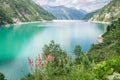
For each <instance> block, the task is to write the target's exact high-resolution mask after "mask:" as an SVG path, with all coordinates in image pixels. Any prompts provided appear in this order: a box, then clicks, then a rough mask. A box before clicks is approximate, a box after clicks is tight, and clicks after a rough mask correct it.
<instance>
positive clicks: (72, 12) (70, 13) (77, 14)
mask: <svg viewBox="0 0 120 80" xmlns="http://www.w3.org/2000/svg"><path fill="white" fill-rule="evenodd" d="M43 8H44V9H45V10H47V11H48V12H50V13H51V14H53V15H54V16H55V17H56V18H57V19H58V20H80V19H82V18H84V16H85V14H86V12H85V11H84V10H76V9H74V8H67V7H64V6H43Z"/></svg>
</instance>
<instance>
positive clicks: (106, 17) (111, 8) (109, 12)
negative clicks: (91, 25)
mask: <svg viewBox="0 0 120 80" xmlns="http://www.w3.org/2000/svg"><path fill="white" fill-rule="evenodd" d="M118 17H120V0H111V2H110V3H109V4H108V5H106V6H105V7H104V8H102V9H101V10H100V11H99V12H98V13H96V14H95V15H94V16H93V17H92V18H91V19H90V20H92V21H112V20H116V19H117V18H118Z"/></svg>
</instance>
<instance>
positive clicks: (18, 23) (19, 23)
mask: <svg viewBox="0 0 120 80" xmlns="http://www.w3.org/2000/svg"><path fill="white" fill-rule="evenodd" d="M39 22H93V23H103V24H110V23H111V22H102V21H88V20H51V21H46V20H43V21H32V22H17V23H14V24H7V25H2V26H5V27H9V26H12V25H21V24H29V23H39Z"/></svg>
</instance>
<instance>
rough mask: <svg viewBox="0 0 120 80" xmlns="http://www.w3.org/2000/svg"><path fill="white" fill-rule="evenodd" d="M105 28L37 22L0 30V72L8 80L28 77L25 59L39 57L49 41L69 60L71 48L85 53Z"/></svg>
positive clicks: (103, 26)
mask: <svg viewBox="0 0 120 80" xmlns="http://www.w3.org/2000/svg"><path fill="white" fill-rule="evenodd" d="M106 26H107V25H105V24H100V23H98V24H97V23H88V22H64V23H59V22H41V23H32V24H22V25H16V26H15V27H9V28H6V27H0V72H2V73H4V74H5V76H6V78H7V79H8V80H19V79H20V77H22V76H24V75H25V74H27V73H29V72H30V70H29V66H28V63H27V58H28V57H31V58H35V57H36V56H37V55H38V54H40V53H42V47H43V46H44V44H48V43H49V42H50V41H51V40H54V41H55V42H56V43H60V45H61V47H62V48H63V49H64V50H66V51H68V52H69V53H70V55H71V56H72V52H73V49H74V47H75V45H80V46H81V47H82V50H83V51H84V52H87V51H88V50H89V49H90V47H91V45H92V44H94V43H96V38H97V37H98V36H99V35H100V34H103V33H104V32H105V31H106Z"/></svg>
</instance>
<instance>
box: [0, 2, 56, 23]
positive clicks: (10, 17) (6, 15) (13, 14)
mask: <svg viewBox="0 0 120 80" xmlns="http://www.w3.org/2000/svg"><path fill="white" fill-rule="evenodd" d="M53 18H54V16H53V15H52V14H50V13H48V12H47V11H45V10H44V9H43V8H42V7H40V6H38V5H37V4H35V3H34V2H33V1H32V0H0V25H3V24H7V23H13V22H15V23H16V22H28V21H40V20H51V19H53Z"/></svg>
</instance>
